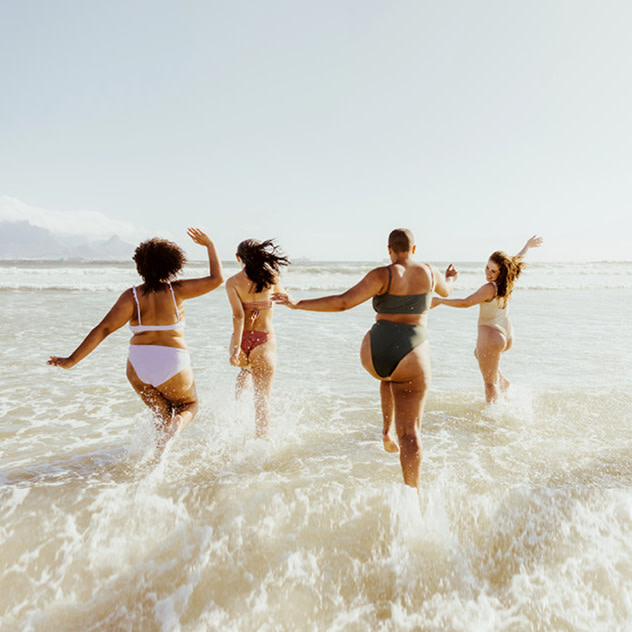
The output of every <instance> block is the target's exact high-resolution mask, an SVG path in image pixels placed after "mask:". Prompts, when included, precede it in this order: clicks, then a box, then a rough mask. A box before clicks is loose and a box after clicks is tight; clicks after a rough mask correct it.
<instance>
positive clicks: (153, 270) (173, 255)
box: [132, 237, 187, 293]
mask: <svg viewBox="0 0 632 632" xmlns="http://www.w3.org/2000/svg"><path fill="white" fill-rule="evenodd" d="M132 259H133V260H134V261H135V263H136V270H137V271H138V274H140V276H141V277H142V278H143V281H144V282H145V287H144V288H143V291H144V292H146V293H149V292H156V291H158V290H159V289H160V288H161V287H162V284H163V283H166V282H167V281H172V280H173V279H175V277H176V276H177V274H178V272H180V270H182V267H183V266H184V264H185V263H186V261H187V258H186V255H185V254H184V251H183V250H182V248H180V246H178V244H175V243H173V242H172V241H167V240H166V239H159V238H158V237H153V238H152V239H148V240H147V241H143V242H142V243H141V244H139V246H138V247H137V248H136V250H135V251H134V256H133V257H132Z"/></svg>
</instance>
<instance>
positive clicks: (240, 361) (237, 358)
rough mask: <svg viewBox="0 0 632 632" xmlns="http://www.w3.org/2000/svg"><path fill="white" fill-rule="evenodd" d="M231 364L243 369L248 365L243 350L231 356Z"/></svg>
mask: <svg viewBox="0 0 632 632" xmlns="http://www.w3.org/2000/svg"><path fill="white" fill-rule="evenodd" d="M229 362H230V363H231V365H232V366H238V367H241V368H242V369H243V368H244V367H245V366H246V365H247V364H248V358H247V357H246V354H245V353H244V352H243V350H242V349H237V351H235V352H234V353H232V354H231V356H230V359H229Z"/></svg>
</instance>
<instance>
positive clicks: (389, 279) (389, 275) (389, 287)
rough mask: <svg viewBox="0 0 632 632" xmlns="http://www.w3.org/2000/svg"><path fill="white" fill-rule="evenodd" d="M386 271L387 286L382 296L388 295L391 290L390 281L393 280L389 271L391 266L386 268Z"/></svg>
mask: <svg viewBox="0 0 632 632" xmlns="http://www.w3.org/2000/svg"><path fill="white" fill-rule="evenodd" d="M386 269H387V270H388V285H387V286H386V292H384V294H388V291H389V290H390V289H391V281H392V280H393V272H392V271H391V266H386Z"/></svg>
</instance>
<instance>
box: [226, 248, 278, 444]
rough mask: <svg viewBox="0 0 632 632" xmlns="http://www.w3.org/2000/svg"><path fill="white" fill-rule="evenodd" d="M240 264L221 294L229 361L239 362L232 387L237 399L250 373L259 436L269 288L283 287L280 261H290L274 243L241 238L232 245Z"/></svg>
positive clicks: (264, 425) (266, 385)
mask: <svg viewBox="0 0 632 632" xmlns="http://www.w3.org/2000/svg"><path fill="white" fill-rule="evenodd" d="M236 256H237V261H239V262H240V263H241V264H242V269H241V271H240V272H238V273H237V274H235V275H233V276H232V277H230V279H228V281H226V293H227V294H228V300H229V301H230V305H231V307H232V309H233V334H232V336H231V339H230V363H231V364H232V365H233V366H238V367H241V371H240V372H239V375H238V376H237V383H236V386H235V397H236V398H240V397H241V395H242V393H243V391H244V388H245V387H246V385H247V383H248V381H249V379H250V377H252V383H253V393H254V401H255V428H256V434H257V437H258V438H265V437H266V436H267V434H268V428H269V426H270V410H269V408H270V393H271V391H272V379H273V378H274V371H275V368H276V341H275V339H274V329H273V328H272V313H273V304H272V301H271V300H270V297H271V296H272V292H283V291H284V290H283V288H282V287H281V286H280V284H279V271H280V267H281V266H286V265H288V264H289V263H290V262H289V260H288V258H287V257H285V256H284V255H283V254H282V253H281V252H280V251H279V248H278V246H276V244H275V243H274V242H273V241H272V240H271V239H268V240H266V241H263V242H259V241H256V240H255V239H246V240H245V241H242V242H241V243H240V244H239V245H238V246H237V253H236Z"/></svg>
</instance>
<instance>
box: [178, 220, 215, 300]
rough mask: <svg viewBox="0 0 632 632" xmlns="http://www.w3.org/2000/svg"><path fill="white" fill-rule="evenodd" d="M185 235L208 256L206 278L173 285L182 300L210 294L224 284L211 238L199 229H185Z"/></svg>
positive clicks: (184, 280) (185, 280) (181, 281)
mask: <svg viewBox="0 0 632 632" xmlns="http://www.w3.org/2000/svg"><path fill="white" fill-rule="evenodd" d="M187 235H189V237H191V239H192V240H193V241H194V242H195V243H196V244H200V246H204V247H205V248H206V252H207V254H208V276H205V277H200V278H198V279H182V280H180V281H177V282H176V283H174V285H175V286H176V287H177V288H178V295H179V296H180V297H181V298H183V299H188V298H196V297H197V296H202V295H203V294H206V293H207V292H211V291H212V290H214V289H215V288H217V287H219V286H220V285H221V284H222V283H223V282H224V276H223V273H222V263H221V261H220V260H219V257H218V256H217V250H215V244H214V243H213V241H212V240H211V238H210V237H209V236H208V235H207V234H206V233H205V232H204V231H202V230H200V229H199V228H189V229H187Z"/></svg>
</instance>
